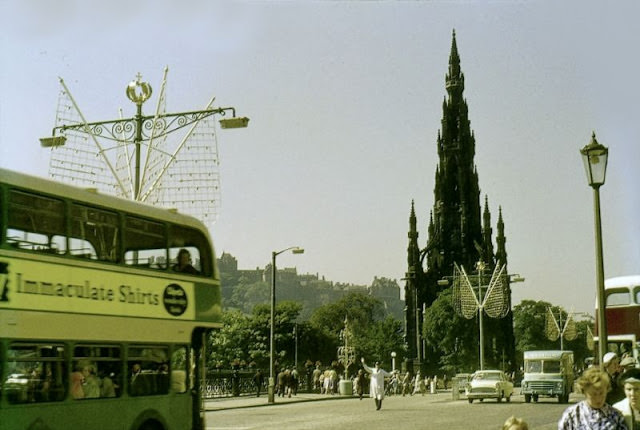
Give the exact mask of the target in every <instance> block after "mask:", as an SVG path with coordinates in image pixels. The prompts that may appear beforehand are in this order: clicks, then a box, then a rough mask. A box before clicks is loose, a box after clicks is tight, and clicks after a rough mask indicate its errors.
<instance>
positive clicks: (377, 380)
mask: <svg viewBox="0 0 640 430" xmlns="http://www.w3.org/2000/svg"><path fill="white" fill-rule="evenodd" d="M360 361H362V367H364V370H366V371H367V372H369V373H371V383H370V386H369V397H372V398H373V399H374V400H375V402H376V410H380V408H381V407H382V400H383V399H384V378H385V377H386V376H391V373H389V372H387V371H386V370H383V369H381V368H380V362H378V361H376V364H375V367H373V368H371V367H369V366H367V365H366V364H365V362H364V357H362V358H361V359H360Z"/></svg>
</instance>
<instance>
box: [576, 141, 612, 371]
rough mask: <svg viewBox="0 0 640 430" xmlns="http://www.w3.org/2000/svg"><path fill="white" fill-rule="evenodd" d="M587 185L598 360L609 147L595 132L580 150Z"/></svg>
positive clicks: (603, 349)
mask: <svg viewBox="0 0 640 430" xmlns="http://www.w3.org/2000/svg"><path fill="white" fill-rule="evenodd" d="M580 153H581V154H582V161H583V162H584V169H585V172H586V174H587V181H588V182H589V186H590V187H591V188H593V202H594V213H595V230H596V285H597V289H598V290H597V292H598V314H597V317H598V355H599V357H598V361H599V362H601V361H602V357H604V355H605V354H606V353H607V344H608V342H607V321H606V319H605V318H606V317H605V304H606V303H605V298H604V263H603V258H602V221H601V220H600V187H601V186H602V185H604V180H605V176H606V174H607V159H608V156H609V149H608V148H606V147H605V146H603V145H601V144H599V143H598V141H597V140H596V133H595V132H593V133H592V135H591V142H589V144H588V145H586V146H585V147H584V148H582V149H581V150H580Z"/></svg>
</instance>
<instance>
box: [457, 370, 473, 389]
mask: <svg viewBox="0 0 640 430" xmlns="http://www.w3.org/2000/svg"><path fill="white" fill-rule="evenodd" d="M455 379H456V380H457V381H458V392H460V393H464V392H465V390H466V389H467V385H468V384H469V381H470V380H471V374H470V373H458V374H456V376H455Z"/></svg>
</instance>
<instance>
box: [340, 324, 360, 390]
mask: <svg viewBox="0 0 640 430" xmlns="http://www.w3.org/2000/svg"><path fill="white" fill-rule="evenodd" d="M351 336H352V335H351V329H349V318H347V317H345V318H344V329H342V330H341V331H340V339H342V341H343V344H342V346H339V347H338V361H339V362H340V364H342V366H343V367H344V380H345V381H348V380H349V373H348V369H349V366H351V365H352V364H353V363H355V360H356V351H355V349H354V347H353V346H351Z"/></svg>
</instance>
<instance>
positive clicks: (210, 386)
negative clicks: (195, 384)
mask: <svg viewBox="0 0 640 430" xmlns="http://www.w3.org/2000/svg"><path fill="white" fill-rule="evenodd" d="M254 376H255V372H252V371H246V370H238V371H233V370H217V371H212V372H209V373H207V377H206V379H205V383H204V386H203V387H202V391H203V393H202V395H203V397H204V398H205V399H213V398H218V397H238V396H246V395H255V394H256V393H257V391H258V390H257V389H258V387H257V386H256V381H255V380H254ZM268 384H269V375H268V374H267V375H265V376H264V377H263V382H262V387H261V388H260V392H261V393H267V385H268ZM310 385H311V374H309V375H304V374H301V375H300V377H299V379H298V391H299V392H311V390H310V389H309V388H310Z"/></svg>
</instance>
